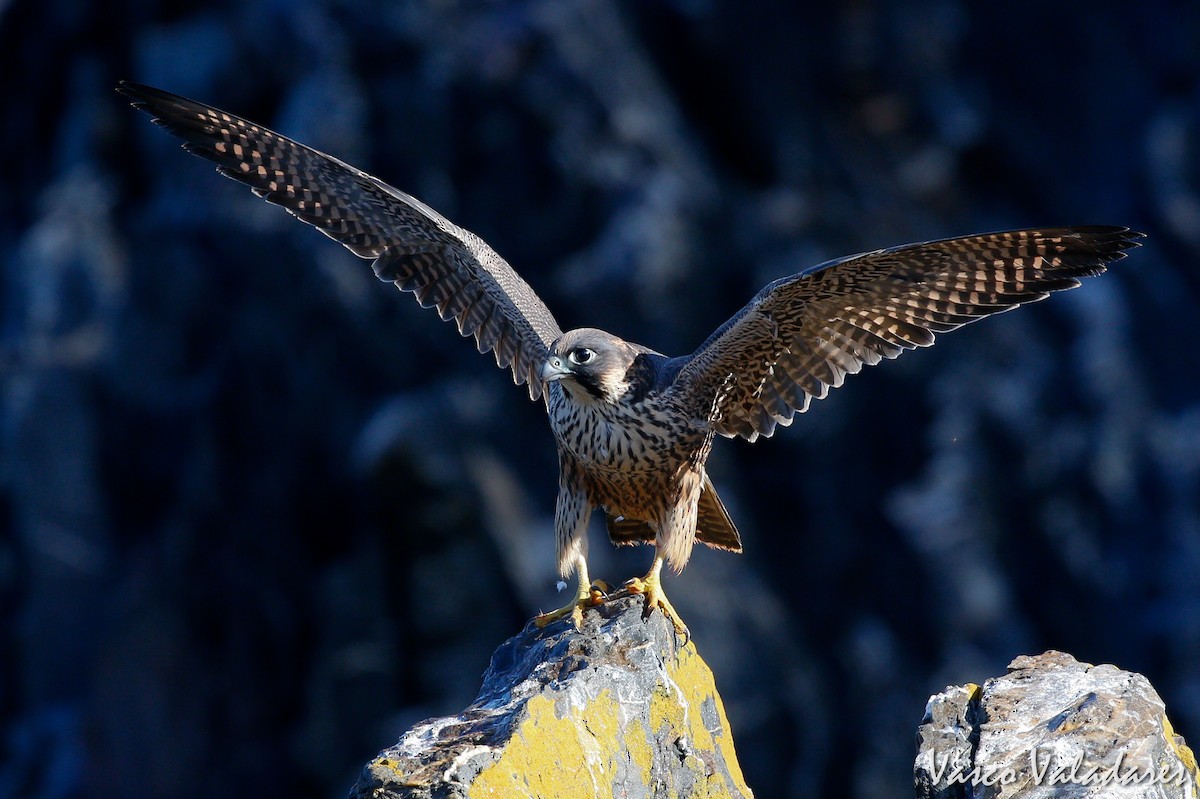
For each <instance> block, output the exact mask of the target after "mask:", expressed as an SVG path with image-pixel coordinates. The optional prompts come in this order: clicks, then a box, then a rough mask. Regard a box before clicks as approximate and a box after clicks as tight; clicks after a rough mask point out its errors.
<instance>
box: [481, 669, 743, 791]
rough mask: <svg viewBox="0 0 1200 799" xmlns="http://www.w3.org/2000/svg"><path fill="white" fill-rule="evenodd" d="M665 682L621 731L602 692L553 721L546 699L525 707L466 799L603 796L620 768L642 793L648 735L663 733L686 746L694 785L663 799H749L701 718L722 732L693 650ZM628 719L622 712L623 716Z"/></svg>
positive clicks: (722, 742)
mask: <svg viewBox="0 0 1200 799" xmlns="http://www.w3.org/2000/svg"><path fill="white" fill-rule="evenodd" d="M667 674H668V678H669V681H668V683H667V684H665V685H660V686H657V687H656V689H655V691H654V692H653V695H652V696H651V699H650V704H649V707H648V708H645V711H648V714H647V715H646V716H643V717H642V718H643V722H644V723H634V724H628V719H626V724H625V725H624V726H623V724H622V718H621V706H620V704H619V703H618V702H617V701H616V699H615V698H614V697H613V695H612V694H611V693H610V692H608V691H604V692H602V693H601V694H600V695H599V696H598V697H596V698H595V699H593V700H592V701H590V702H589V703H588V705H587V707H586V708H578V709H572V710H571V711H569V712H567V713H565V714H563V716H562V717H561V718H560V717H559V715H558V713H557V712H556V706H555V702H554V701H553V700H551V699H550V698H548V697H544V696H537V697H534V698H532V699H530V700H529V702H528V704H527V705H526V707H525V717H524V719H523V720H522V722H521V724H520V727H519V728H518V729H517V730H516V731H515V732H514V734H513V737H512V739H511V740H510V741H509V742H508V744H507V745H506V746H505V747H504V753H503V754H502V755H501V757H500V759H499V760H497V761H496V762H495V763H493V764H491V765H490V766H488V767H487V768H485V769H484V770H483V771H481V772H480V773H479V775H478V776H477V777H476V778H475V779H474V780H473V781H472V782H471V785H470V787H469V789H468V791H469V794H468V795H469V796H470V797H472V799H492V797H537V799H560V798H561V799H577V798H578V797H581V796H608V795H610V794H611V793H612V786H613V784H614V782H615V781H616V780H617V778H618V776H619V775H620V773H621V770H622V768H624V769H636V772H635V773H637V774H638V776H639V778H640V779H641V781H642V784H644V785H649V784H650V782H651V774H652V770H653V769H652V766H653V762H654V755H655V752H654V741H655V735H654V733H655V732H657V731H659V730H662V729H663V725H666V730H667V732H668V734H676V735H677V736H678V737H680V738H686V739H687V749H688V750H689V751H688V752H686V753H681V754H682V757H683V765H684V767H686V768H687V769H689V770H690V771H691V772H692V773H693V774H694V775H695V777H696V779H695V782H694V783H693V785H694V790H693V791H692V792H691V793H690V794H689V795H688V796H682V795H679V794H677V793H674V792H672V793H670V794H669V795H670V796H672V797H675V796H678V797H679V799H702V798H703V799H717V797H729V796H736V795H738V794H739V793H740V794H741V795H742V796H745V797H750V796H751V793H750V791H749V789H748V788H746V785H745V780H744V778H743V777H742V771H741V768H740V767H739V765H738V762H737V755H736V754H735V753H734V749H733V741H732V740H731V738H730V736H729V735H728V734H724V735H721V736H718V737H716V738H714V736H713V735H712V733H710V732H709V731H708V729H707V728H706V727H705V724H704V720H703V719H702V718H701V704H702V703H703V702H704V701H705V700H707V699H709V698H711V699H712V700H713V702H714V705H715V707H716V711H717V715H718V718H719V720H720V724H721V727H722V729H725V730H728V728H729V722H728V720H727V719H726V717H725V709H724V707H723V706H722V705H721V699H720V697H719V696H718V695H717V692H716V686H715V685H714V684H713V678H712V672H711V671H709V669H708V667H707V666H706V665H705V664H704V661H703V660H701V658H700V656H699V655H698V654H696V652H695V649H694V648H693V647H690V646H688V647H685V648H684V649H683V650H681V651H680V653H679V655H678V657H677V658H676V659H675V660H674V662H671V663H669V664H668V667H667ZM689 700H690V701H689ZM645 711H644V712H645ZM628 714H629V708H626V709H625V715H626V716H628ZM646 724H648V725H649V729H647V728H646ZM706 752H707V753H711V754H712V757H713V758H715V759H716V760H717V761H723V762H724V766H725V769H727V770H728V772H729V774H730V776H731V777H732V782H733V784H729V780H728V778H726V777H725V775H724V771H723V770H722V769H721V768H719V765H720V764H719V763H718V768H716V769H712V773H709V771H710V769H709V767H708V765H707V764H706V762H705V759H704V757H708V755H705V756H704V757H701V756H699V755H701V754H703V753H706ZM618 759H619V760H618ZM675 790H678V788H676V789H675Z"/></svg>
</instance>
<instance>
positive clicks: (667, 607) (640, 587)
mask: <svg viewBox="0 0 1200 799" xmlns="http://www.w3.org/2000/svg"><path fill="white" fill-rule="evenodd" d="M662 566H663V556H662V554H661V553H658V552H655V553H654V563H653V564H651V566H650V571H648V572H647V573H646V576H645V577H634V578H633V579H632V580H629V581H628V582H626V583H625V588H626V590H628V591H629V593H631V594H645V595H646V609H645V611H643V613H642V617H643V618H650V613H651V612H652V611H653V610H654V609H655V608H658V609H659V610H660V611H662V614H663V615H664V616H666V617H667V620H668V621H669V622H671V624H673V625H675V631H676V632H678V633H680V634H681V635H683V640H684V642H685V643H686V642H687V640H688V638H690V637H691V632H689V631H688V628H687V625H686V624H684V623H683V619H681V618H679V614H678V613H676V612H675V608H673V607H671V603H670V602H668V601H667V595H666V594H665V593H663V588H662V577H661V572H662Z"/></svg>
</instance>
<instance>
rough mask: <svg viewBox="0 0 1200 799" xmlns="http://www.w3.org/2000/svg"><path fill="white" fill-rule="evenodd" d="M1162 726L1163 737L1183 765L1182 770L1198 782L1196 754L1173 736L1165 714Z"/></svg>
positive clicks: (1199, 776)
mask: <svg viewBox="0 0 1200 799" xmlns="http://www.w3.org/2000/svg"><path fill="white" fill-rule="evenodd" d="M1162 726H1163V736H1164V737H1166V739H1167V743H1168V744H1169V745H1170V746H1171V748H1172V749H1173V750H1175V755H1176V756H1177V757H1178V758H1179V761H1180V762H1181V763H1183V765H1184V768H1186V769H1187V770H1188V771H1189V772H1190V773H1191V775H1192V777H1193V778H1194V779H1195V780H1196V781H1197V782H1200V769H1197V767H1196V754H1195V753H1194V752H1193V751H1192V748H1191V747H1190V746H1188V745H1187V744H1186V743H1184V741H1183V738H1182V737H1180V736H1178V735H1176V734H1175V728H1174V727H1173V726H1171V720H1170V719H1168V718H1167V714H1166V713H1164V714H1163V717H1162Z"/></svg>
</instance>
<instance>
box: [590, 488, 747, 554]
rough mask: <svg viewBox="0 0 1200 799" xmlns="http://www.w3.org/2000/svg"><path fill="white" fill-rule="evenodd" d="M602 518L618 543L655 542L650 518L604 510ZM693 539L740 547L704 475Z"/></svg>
mask: <svg viewBox="0 0 1200 799" xmlns="http://www.w3.org/2000/svg"><path fill="white" fill-rule="evenodd" d="M605 520H606V522H607V526H608V537H609V539H610V540H611V541H612V542H613V543H614V544H616V545H617V546H632V545H634V544H653V543H654V539H655V532H654V528H653V527H651V526H650V523H649V522H644V521H641V520H639V519H626V518H624V517H622V516H613V515H612V514H607V515H606V516H605ZM696 540H697V541H699V542H700V543H702V544H706V545H707V546H710V547H712V548H713V549H724V550H728V551H729V552H741V551H742V537H741V536H740V535H739V534H738V531H737V527H735V526H734V524H733V520H732V519H730V518H729V512H728V511H727V510H725V503H723V502H721V498H720V497H719V496H717V491H716V489H715V488H713V485H712V481H710V480H709V479H708V476H707V475H705V477H704V486H703V487H702V488H701V489H700V504H699V506H698V507H697V509H696Z"/></svg>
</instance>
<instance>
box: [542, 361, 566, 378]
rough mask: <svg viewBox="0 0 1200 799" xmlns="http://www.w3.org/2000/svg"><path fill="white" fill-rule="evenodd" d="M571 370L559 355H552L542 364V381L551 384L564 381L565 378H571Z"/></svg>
mask: <svg viewBox="0 0 1200 799" xmlns="http://www.w3.org/2000/svg"><path fill="white" fill-rule="evenodd" d="M570 375H571V370H570V369H569V368H568V367H567V363H566V361H564V360H563V359H562V358H560V357H558V356H557V355H551V356H550V357H549V358H547V359H546V362H545V363H543V364H542V380H543V381H545V382H547V383H549V382H551V381H554V380H562V379H563V378H564V377H569V376H570Z"/></svg>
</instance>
